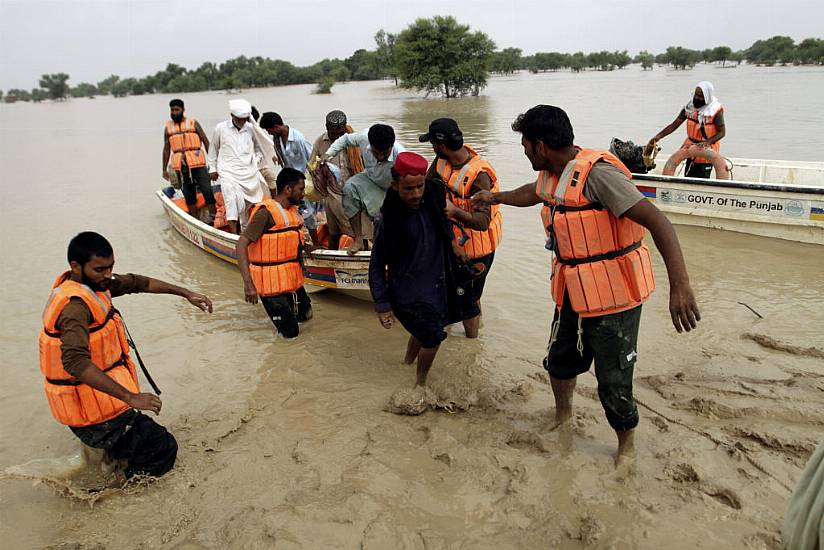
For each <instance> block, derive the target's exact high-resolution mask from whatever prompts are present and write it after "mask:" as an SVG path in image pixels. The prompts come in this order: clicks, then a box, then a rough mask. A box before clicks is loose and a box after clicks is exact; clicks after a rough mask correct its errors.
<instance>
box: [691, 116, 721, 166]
mask: <svg viewBox="0 0 824 550" xmlns="http://www.w3.org/2000/svg"><path fill="white" fill-rule="evenodd" d="M723 112H724V108H723V107H721V108H720V109H718V112H716V113H715V114H714V115H712V117H711V118H710V119H709V120H706V121H704V124H701V122H700V120H699V115H698V111H685V114H686V117H687V139H685V140H684V143H682V144H681V148H682V149H685V148H689V147H692V146H693V145H695V144H696V143H701V142H702V141H707V140H708V139H710V138H711V137H713V136H714V135H715V134H717V133H718V126H716V124H715V119H716V118H717V117H718V115H719V114H720V113H723ZM709 148H710V149H712V150H713V151H715V152H716V153H720V151H721V142H720V141H716V142H715V143H711V144H710V145H709ZM692 161H693V162H695V163H698V164H711V163H712V161H711V160H707V159H705V158H703V157H695V158H694V159H692Z"/></svg>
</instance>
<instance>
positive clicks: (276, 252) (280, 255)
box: [247, 199, 303, 296]
mask: <svg viewBox="0 0 824 550" xmlns="http://www.w3.org/2000/svg"><path fill="white" fill-rule="evenodd" d="M261 208H265V209H266V210H268V211H269V214H271V215H272V220H274V222H275V224H274V225H273V226H272V227H270V228H269V229H267V230H266V231H264V232H263V235H261V237H260V239H258V240H257V241H255V242H253V243H251V244H249V248H248V252H247V255H248V257H249V271H250V272H251V275H252V281H253V282H254V283H255V288H256V289H257V293H258V294H259V295H260V296H277V295H278V294H285V293H287V292H294V291H296V290H297V289H299V288H300V287H302V286H303V266H302V265H301V250H302V248H303V218H302V217H301V215H300V213H299V212H298V208H297V207H296V206H292V207H290V208H283V207H282V206H281V205H280V203H278V202H277V201H275V200H273V199H266V200H264V201H263V202H261V203H259V204H256V205H255V206H254V208H252V213H251V214H250V216H249V219H252V218H254V216H255V214H256V213H257V212H258V210H260V209H261Z"/></svg>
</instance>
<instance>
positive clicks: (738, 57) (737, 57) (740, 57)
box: [730, 50, 745, 67]
mask: <svg viewBox="0 0 824 550" xmlns="http://www.w3.org/2000/svg"><path fill="white" fill-rule="evenodd" d="M744 57H745V55H744V51H743V50H738V51H737V52H732V53H731V54H730V61H734V62H735V66H736V67H737V66H739V65H740V64H741V62H742V61H744Z"/></svg>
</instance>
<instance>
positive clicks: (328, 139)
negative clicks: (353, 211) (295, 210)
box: [309, 110, 372, 250]
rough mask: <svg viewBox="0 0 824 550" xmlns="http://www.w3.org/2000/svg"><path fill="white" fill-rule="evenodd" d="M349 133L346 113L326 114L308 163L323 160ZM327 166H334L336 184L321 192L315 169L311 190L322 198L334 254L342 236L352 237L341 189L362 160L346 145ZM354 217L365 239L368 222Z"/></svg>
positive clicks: (359, 169)
mask: <svg viewBox="0 0 824 550" xmlns="http://www.w3.org/2000/svg"><path fill="white" fill-rule="evenodd" d="M351 133H352V127H351V126H349V124H348V123H347V121H346V113H344V112H343V111H339V110H334V111H330V112H329V113H327V115H326V131H325V132H324V133H323V134H321V135H320V136H318V138H317V139H316V140H315V143H314V145H313V146H312V154H311V155H310V156H309V158H310V159H312V161H314V160H315V159H325V158H326V152H327V151H328V150H329V148H330V147H331V146H332V144H333V143H334V142H335V140H337V139H338V138H339V137H341V136H342V135H344V134H351ZM329 163H330V164H333V165H335V166H337V167H338V169H339V170H340V178H339V181H333V182H331V183H330V184H329V185H327V186H326V187H325V188H323V189H321V188H320V186H319V185H318V182H319V177H315V174H320V172H319V170H322V168H315V172H314V173H313V180H315V182H316V185H315V190H316V191H318V192H320V193H322V194H325V196H324V199H323V207H324V210H325V211H326V227H327V230H328V231H329V248H330V249H331V250H338V248H340V241H341V237H342V236H343V235H349V236H350V237H354V236H355V235H354V233H355V232H354V230H353V229H352V225H351V224H350V223H349V218H347V217H346V215H345V214H344V212H343V187H344V186H345V185H346V182H347V181H348V180H349V178H351V177H352V176H354V175H355V174H359V173H360V172H363V157H362V155H361V150H360V147H358V146H356V145H349V146H347V147H346V148H344V149H341V150H340V151H339V152H338V154H337V155H335V156H334V157H332V158H330V159H329ZM332 177H335V178H336V176H335V175H334V174H332ZM336 179H337V178H336ZM358 215H359V216H360V222H361V230H362V231H363V233H364V234H365V235H371V234H372V225H371V224H372V222H371V221H370V220H369V218H368V217H367V215H366V213H364V212H361V213H360V214H358Z"/></svg>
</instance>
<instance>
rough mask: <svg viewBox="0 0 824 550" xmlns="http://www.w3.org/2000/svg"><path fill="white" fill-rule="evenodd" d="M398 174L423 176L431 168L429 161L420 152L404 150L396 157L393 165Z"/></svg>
mask: <svg viewBox="0 0 824 550" xmlns="http://www.w3.org/2000/svg"><path fill="white" fill-rule="evenodd" d="M393 168H394V169H395V172H397V173H398V176H401V177H403V176H409V175H413V176H423V175H425V174H426V171H427V169H428V168H429V163H428V162H426V159H425V158H423V157H422V156H421V155H419V154H418V153H412V152H408V151H404V152H403V153H400V154H399V155H398V158H396V159H395V165H394V166H393Z"/></svg>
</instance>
